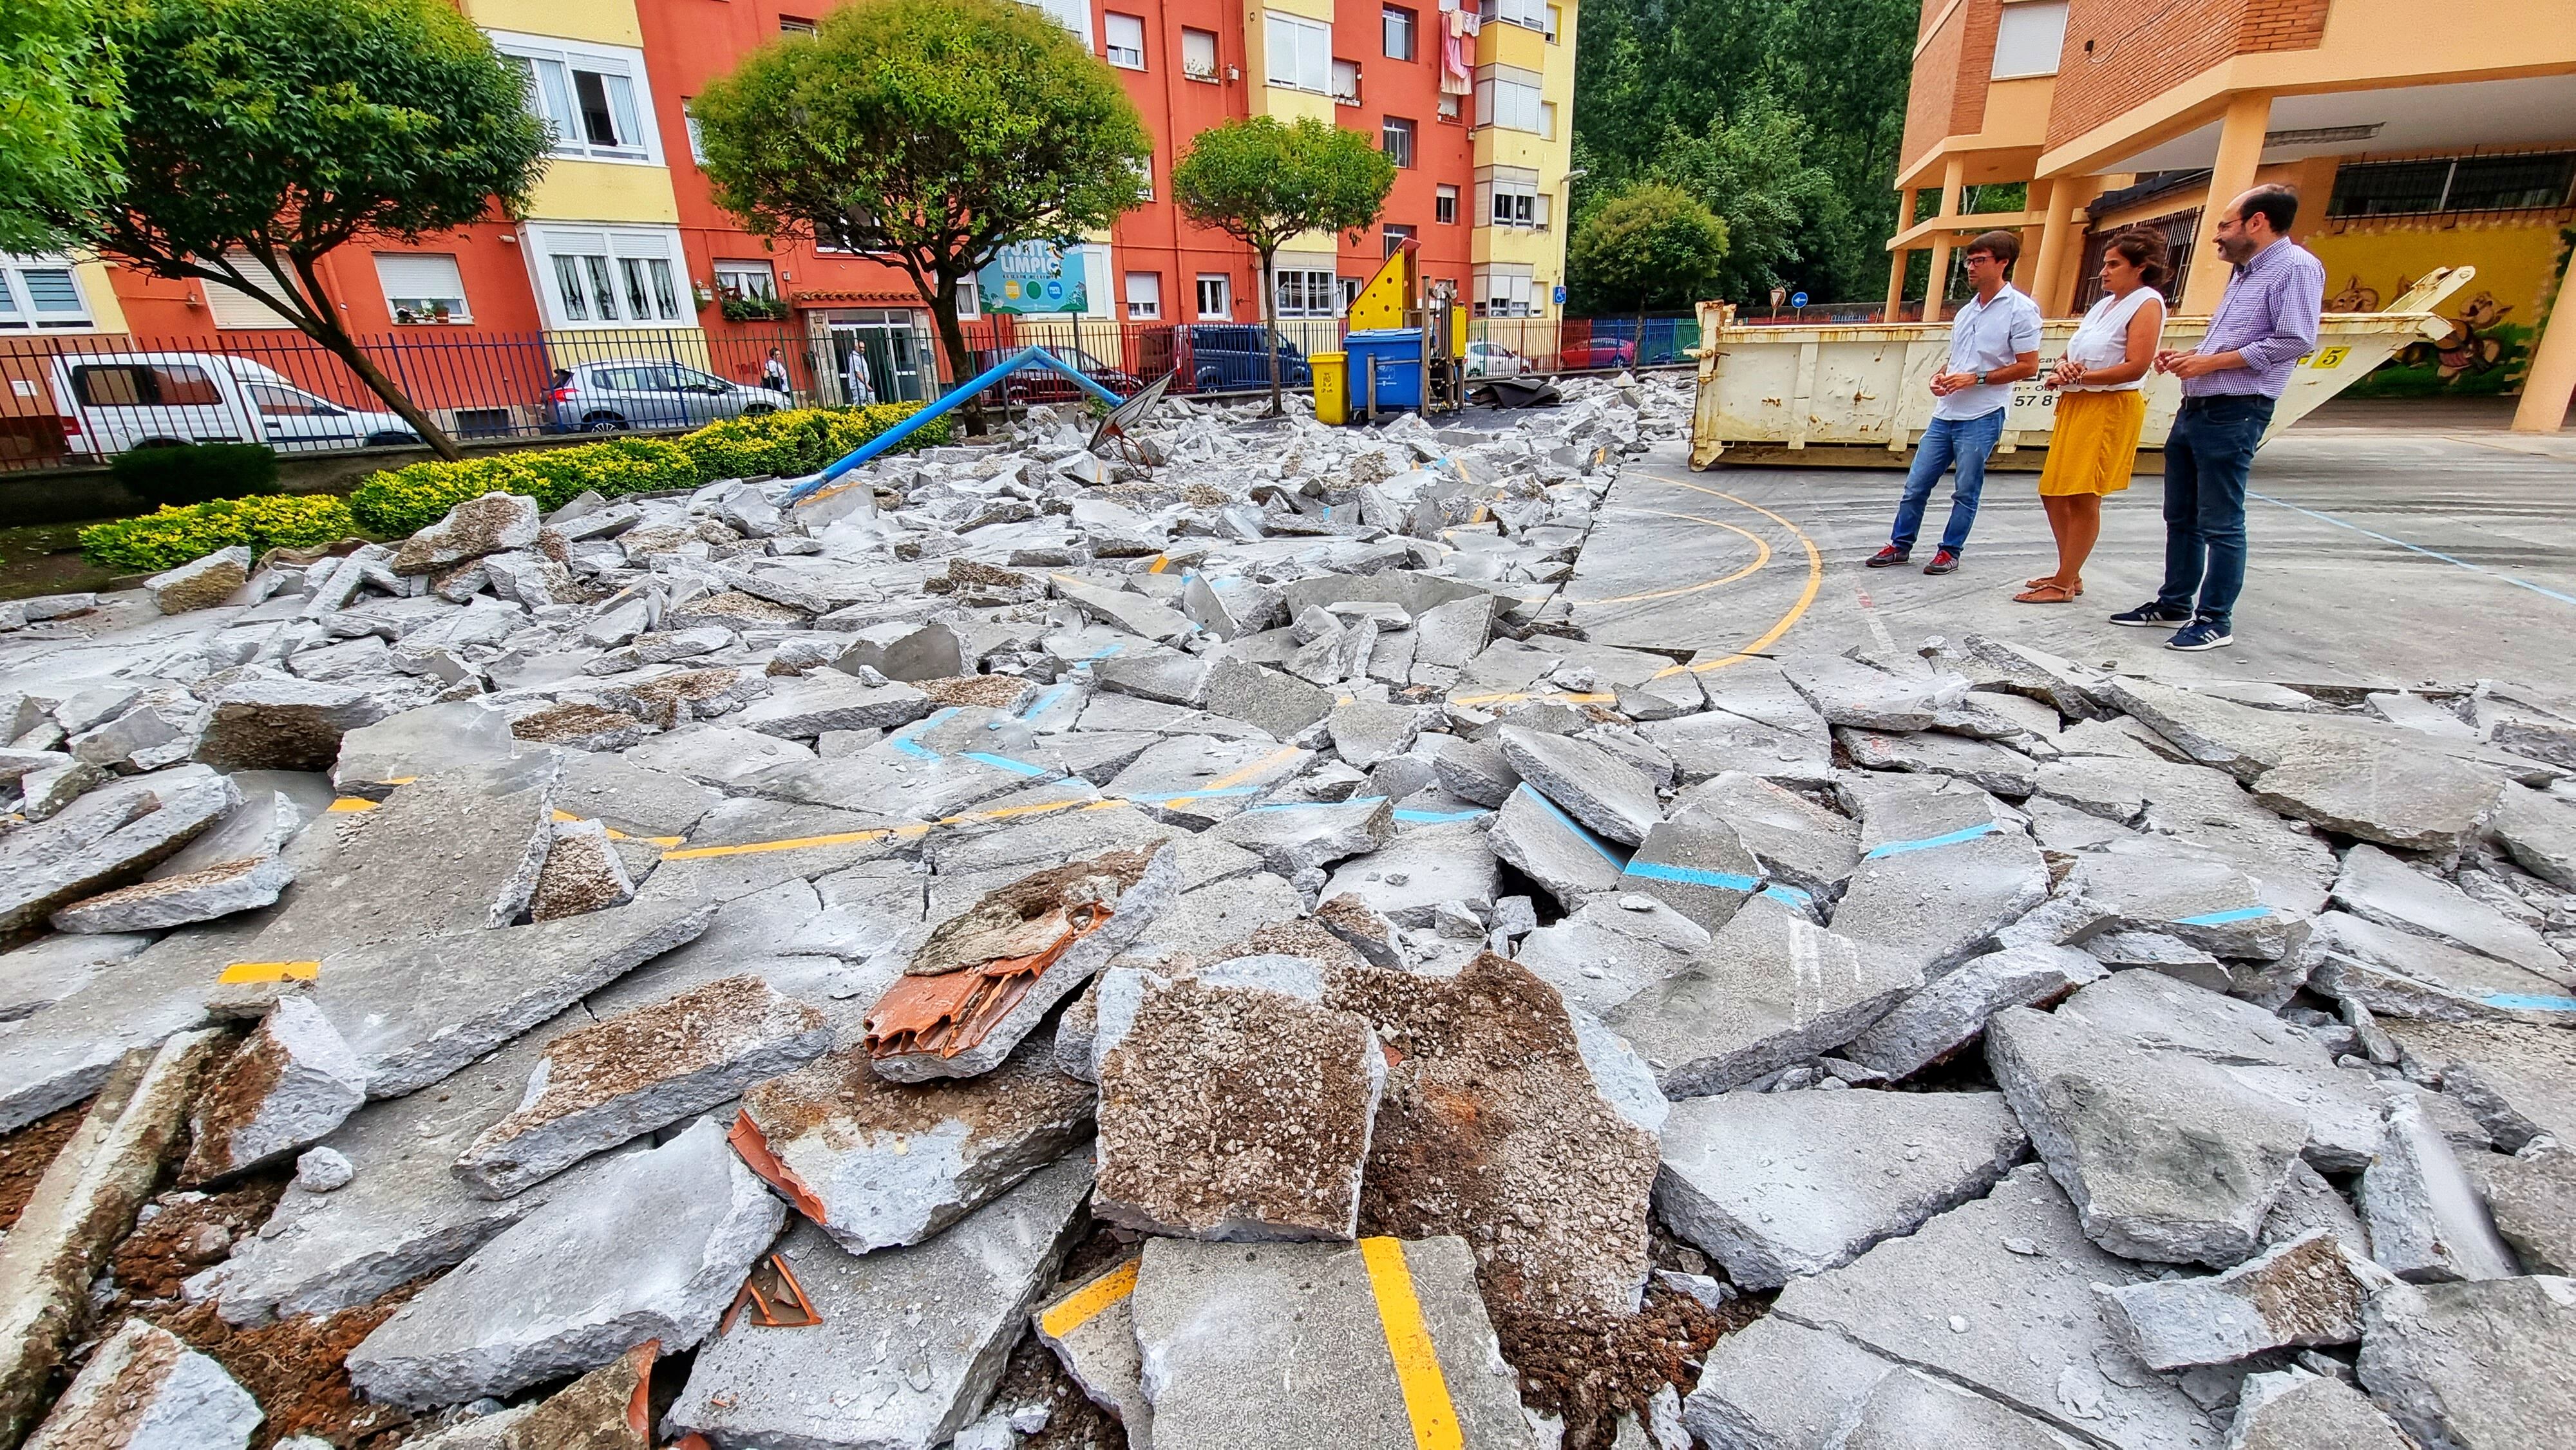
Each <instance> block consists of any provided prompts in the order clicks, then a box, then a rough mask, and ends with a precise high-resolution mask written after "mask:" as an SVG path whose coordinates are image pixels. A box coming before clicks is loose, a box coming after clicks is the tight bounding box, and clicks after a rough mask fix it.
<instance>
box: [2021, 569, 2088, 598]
mask: <svg viewBox="0 0 2576 1450" xmlns="http://www.w3.org/2000/svg"><path fill="white" fill-rule="evenodd" d="M2021 582H2022V584H2023V586H2024V587H2026V588H2030V589H2050V588H2055V587H2057V576H2056V575H2054V574H2042V575H2040V576H2039V577H2038V578H2036V579H2024V580H2023V581H2021ZM2075 592H2076V594H2077V595H2079V596H2080V595H2082V594H2083V593H2084V581H2083V580H2081V579H2078V580H2076V581H2075Z"/></svg>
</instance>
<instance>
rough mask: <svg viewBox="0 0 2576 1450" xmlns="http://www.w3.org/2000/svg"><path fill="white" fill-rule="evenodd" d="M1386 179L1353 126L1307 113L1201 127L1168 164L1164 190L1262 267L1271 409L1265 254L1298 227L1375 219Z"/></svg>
mask: <svg viewBox="0 0 2576 1450" xmlns="http://www.w3.org/2000/svg"><path fill="white" fill-rule="evenodd" d="M1394 185H1395V162H1394V161H1393V160H1391V159H1390V158H1389V157H1388V156H1387V155H1386V153H1385V152H1383V151H1380V150H1378V149H1377V148H1376V147H1375V146H1372V145H1370V144H1369V138H1368V137H1366V136H1364V135H1361V134H1360V133H1359V132H1357V131H1345V130H1343V129H1341V128H1340V127H1338V126H1333V125H1328V124H1326V123H1324V122H1322V121H1318V120H1316V119H1315V118H1313V117H1312V116H1308V117H1305V118H1303V119H1300V120H1299V121H1298V122H1297V123H1296V124H1295V125H1293V126H1291V125H1286V124H1283V123H1282V122H1281V121H1280V120H1279V119H1278V118H1277V117H1275V116H1253V117H1251V118H1249V119H1246V120H1239V121H1228V122H1226V123H1225V124H1224V125H1222V126H1217V127H1213V128H1211V129H1209V130H1205V131H1201V132H1200V133H1199V134H1198V137H1197V139H1195V140H1193V141H1191V142H1190V150H1189V154H1188V155H1186V156H1183V157H1182V158H1181V159H1180V162H1179V164H1177V165H1175V166H1174V167H1173V168H1172V196H1173V199H1174V200H1176V201H1178V202H1179V203H1180V206H1181V211H1182V213H1183V214H1184V215H1186V216H1188V217H1189V219H1190V220H1192V221H1194V222H1197V223H1198V224H1199V225H1200V226H1203V227H1210V228H1213V229H1215V230H1217V231H1221V232H1223V233H1225V234H1226V235H1227V236H1230V237H1232V238H1234V239H1235V240H1236V241H1239V242H1241V243H1243V244H1244V245H1245V246H1247V247H1250V248H1251V249H1252V252H1253V255H1254V258H1255V259H1256V260H1257V261H1258V262H1259V264H1260V268H1261V316H1262V319H1263V320H1264V321H1265V322H1271V323H1273V324H1274V326H1273V328H1272V332H1273V335H1274V340H1273V344H1272V347H1271V355H1270V408H1271V411H1272V412H1274V413H1275V412H1277V411H1278V410H1279V351H1278V347H1277V343H1276V332H1277V328H1276V326H1275V322H1276V318H1275V313H1276V310H1277V303H1278V299H1277V298H1276V297H1275V296H1273V295H1272V293H1273V288H1272V286H1271V280H1270V266H1271V259H1272V258H1273V257H1275V256H1276V255H1277V254H1278V251H1279V248H1280V247H1281V245H1283V244H1284V243H1286V242H1287V241H1288V239H1289V238H1291V237H1294V236H1297V235H1299V234H1301V233H1304V232H1316V231H1329V232H1341V231H1356V230H1358V229H1359V228H1361V227H1365V226H1367V225H1369V224H1370V223H1371V222H1374V221H1376V220H1377V217H1378V212H1379V210H1380V209H1382V208H1383V207H1384V206H1385V205H1386V194H1387V192H1388V190H1389V189H1390V188H1392V187H1393V186H1394Z"/></svg>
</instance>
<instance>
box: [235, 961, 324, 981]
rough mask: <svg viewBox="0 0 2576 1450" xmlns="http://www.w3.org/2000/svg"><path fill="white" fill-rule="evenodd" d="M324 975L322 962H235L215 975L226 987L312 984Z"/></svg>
mask: <svg viewBox="0 0 2576 1450" xmlns="http://www.w3.org/2000/svg"><path fill="white" fill-rule="evenodd" d="M321 975H322V964H321V963H320V962H235V963H233V964H232V965H231V966H229V967H226V968H224V969H223V970H222V971H221V972H218V973H216V974H215V980H216V981H217V982H219V983H222V984H223V985H225V986H235V985H238V984H240V983H243V982H310V981H312V980H313V979H314V978H316V977H319V976H321Z"/></svg>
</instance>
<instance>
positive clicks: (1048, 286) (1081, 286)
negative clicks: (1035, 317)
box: [975, 242, 1091, 313]
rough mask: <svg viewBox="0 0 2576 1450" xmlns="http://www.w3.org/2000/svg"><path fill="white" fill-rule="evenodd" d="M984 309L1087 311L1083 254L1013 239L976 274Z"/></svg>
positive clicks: (1087, 289) (976, 290)
mask: <svg viewBox="0 0 2576 1450" xmlns="http://www.w3.org/2000/svg"><path fill="white" fill-rule="evenodd" d="M975 292H976V296H977V298H978V300H979V301H980V302H981V303H982V304H983V309H984V310H985V311H986V312H1009V313H1031V312H1086V311H1089V310H1090V307H1091V294H1090V288H1089V287H1088V286H1086V285H1085V278H1084V276H1083V266H1082V253H1080V252H1071V253H1067V252H1063V251H1059V250H1057V249H1056V248H1054V247H1052V246H1049V245H1048V244H1046V243H1045V242H1014V243H1012V244H1011V245H1009V246H1007V247H1004V248H1002V250H1001V252H1000V253H999V254H997V255H996V256H995V257H994V258H993V260H992V261H991V262H989V263H987V264H985V266H984V268H983V270H981V271H979V272H977V273H976V274H975Z"/></svg>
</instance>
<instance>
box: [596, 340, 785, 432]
mask: <svg viewBox="0 0 2576 1450" xmlns="http://www.w3.org/2000/svg"><path fill="white" fill-rule="evenodd" d="M546 400H547V407H548V408H549V409H550V410H551V412H552V414H553V425H554V429H555V431H557V432H559V433H622V432H624V431H626V430H627V429H630V428H702V427H705V426H706V425H707V424H709V423H712V422H715V421H716V420H717V419H719V418H741V417H747V416H750V415H753V414H758V413H776V412H780V411H783V410H785V409H788V408H793V407H795V406H796V400H795V399H794V398H792V397H789V396H788V395H787V394H785V393H782V392H780V391H778V390H777V389H776V388H764V387H760V386H758V385H757V384H753V383H729V382H726V381H725V380H724V379H722V378H720V377H717V376H716V375H715V374H713V373H702V372H700V371H698V370H697V369H696V368H692V367H682V366H680V365H679V364H678V363H673V362H663V361H659V360H656V359H653V358H615V359H611V360H609V361H606V362H586V363H580V364H577V365H576V366H574V367H572V368H569V369H567V370H565V371H564V372H560V373H557V374H556V375H555V384H554V388H553V390H552V391H550V392H549V393H547V395H546Z"/></svg>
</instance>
